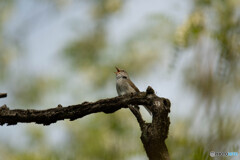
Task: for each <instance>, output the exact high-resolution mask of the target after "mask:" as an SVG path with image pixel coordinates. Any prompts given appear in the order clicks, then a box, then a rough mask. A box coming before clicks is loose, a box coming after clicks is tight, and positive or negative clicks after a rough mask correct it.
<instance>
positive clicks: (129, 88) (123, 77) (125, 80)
mask: <svg viewBox="0 0 240 160" xmlns="http://www.w3.org/2000/svg"><path fill="white" fill-rule="evenodd" d="M115 68H116V70H117V72H114V73H115V74H116V89H117V93H118V95H119V96H122V95H125V94H130V93H136V92H140V91H139V89H138V88H137V87H136V86H135V84H134V83H133V82H132V81H131V80H130V77H129V75H128V73H127V72H126V71H125V70H123V69H119V68H118V67H115ZM134 107H135V109H137V110H138V111H139V107H138V106H134ZM144 107H145V109H146V110H147V111H148V112H149V114H150V115H152V112H151V111H150V110H149V109H148V108H147V107H146V106H144Z"/></svg>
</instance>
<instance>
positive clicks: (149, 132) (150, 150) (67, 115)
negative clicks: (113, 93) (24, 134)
mask: <svg viewBox="0 0 240 160" xmlns="http://www.w3.org/2000/svg"><path fill="white" fill-rule="evenodd" d="M134 105H144V106H147V107H148V109H149V110H150V111H151V112H152V115H153V118H152V123H146V122H145V121H144V120H143V119H142V116H141V114H140V112H139V111H138V110H137V109H135V108H134V107H133V106H134ZM170 105H171V104H170V101H169V100H168V99H165V98H160V97H158V96H156V95H155V93H154V90H153V89H152V88H151V87H148V89H147V91H146V92H138V93H134V94H129V95H124V96H118V97H114V98H108V99H101V100H98V101H96V102H93V103H91V102H84V103H82V104H77V105H70V106H67V107H62V106H61V105H58V106H57V107H55V108H50V109H46V110H34V109H27V110H23V109H13V110H10V109H9V108H8V107H7V106H6V105H3V106H2V107H0V125H4V124H7V125H16V124H17V123H31V122H35V123H37V124H43V125H50V124H51V123H55V122H57V121H59V120H64V119H70V120H71V121H72V120H75V119H78V118H82V117H84V116H86V115H89V114H92V113H98V112H104V113H113V112H115V111H117V110H119V109H121V108H127V107H129V109H130V110H131V112H132V113H133V114H134V116H135V117H136V119H137V121H138V123H139V126H140V128H141V131H142V134H141V140H142V143H143V146H144V148H145V151H146V153H147V156H148V157H149V159H150V160H168V159H169V154H168V149H167V147H166V144H165V139H166V138H167V136H168V129H169V125H170V120H169V117H168V114H169V112H170Z"/></svg>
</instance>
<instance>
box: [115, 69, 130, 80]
mask: <svg viewBox="0 0 240 160" xmlns="http://www.w3.org/2000/svg"><path fill="white" fill-rule="evenodd" d="M115 68H116V70H117V72H114V73H115V74H116V78H117V79H120V78H124V79H129V76H128V73H127V72H126V71H124V70H123V69H119V68H117V67H115Z"/></svg>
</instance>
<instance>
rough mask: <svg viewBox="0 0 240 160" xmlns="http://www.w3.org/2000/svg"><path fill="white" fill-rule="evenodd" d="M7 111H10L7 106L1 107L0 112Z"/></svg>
mask: <svg viewBox="0 0 240 160" xmlns="http://www.w3.org/2000/svg"><path fill="white" fill-rule="evenodd" d="M6 110H9V108H8V107H7V105H6V104H4V105H3V106H1V107H0V111H6Z"/></svg>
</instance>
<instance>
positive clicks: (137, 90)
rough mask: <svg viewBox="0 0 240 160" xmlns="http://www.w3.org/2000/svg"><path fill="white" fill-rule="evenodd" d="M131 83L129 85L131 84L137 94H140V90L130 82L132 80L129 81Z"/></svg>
mask: <svg viewBox="0 0 240 160" xmlns="http://www.w3.org/2000/svg"><path fill="white" fill-rule="evenodd" d="M128 80H129V81H128V82H129V84H130V86H131V87H132V88H133V89H134V90H135V91H136V92H140V91H139V89H138V88H137V87H136V86H135V84H134V83H133V82H132V81H131V80H130V79H128Z"/></svg>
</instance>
